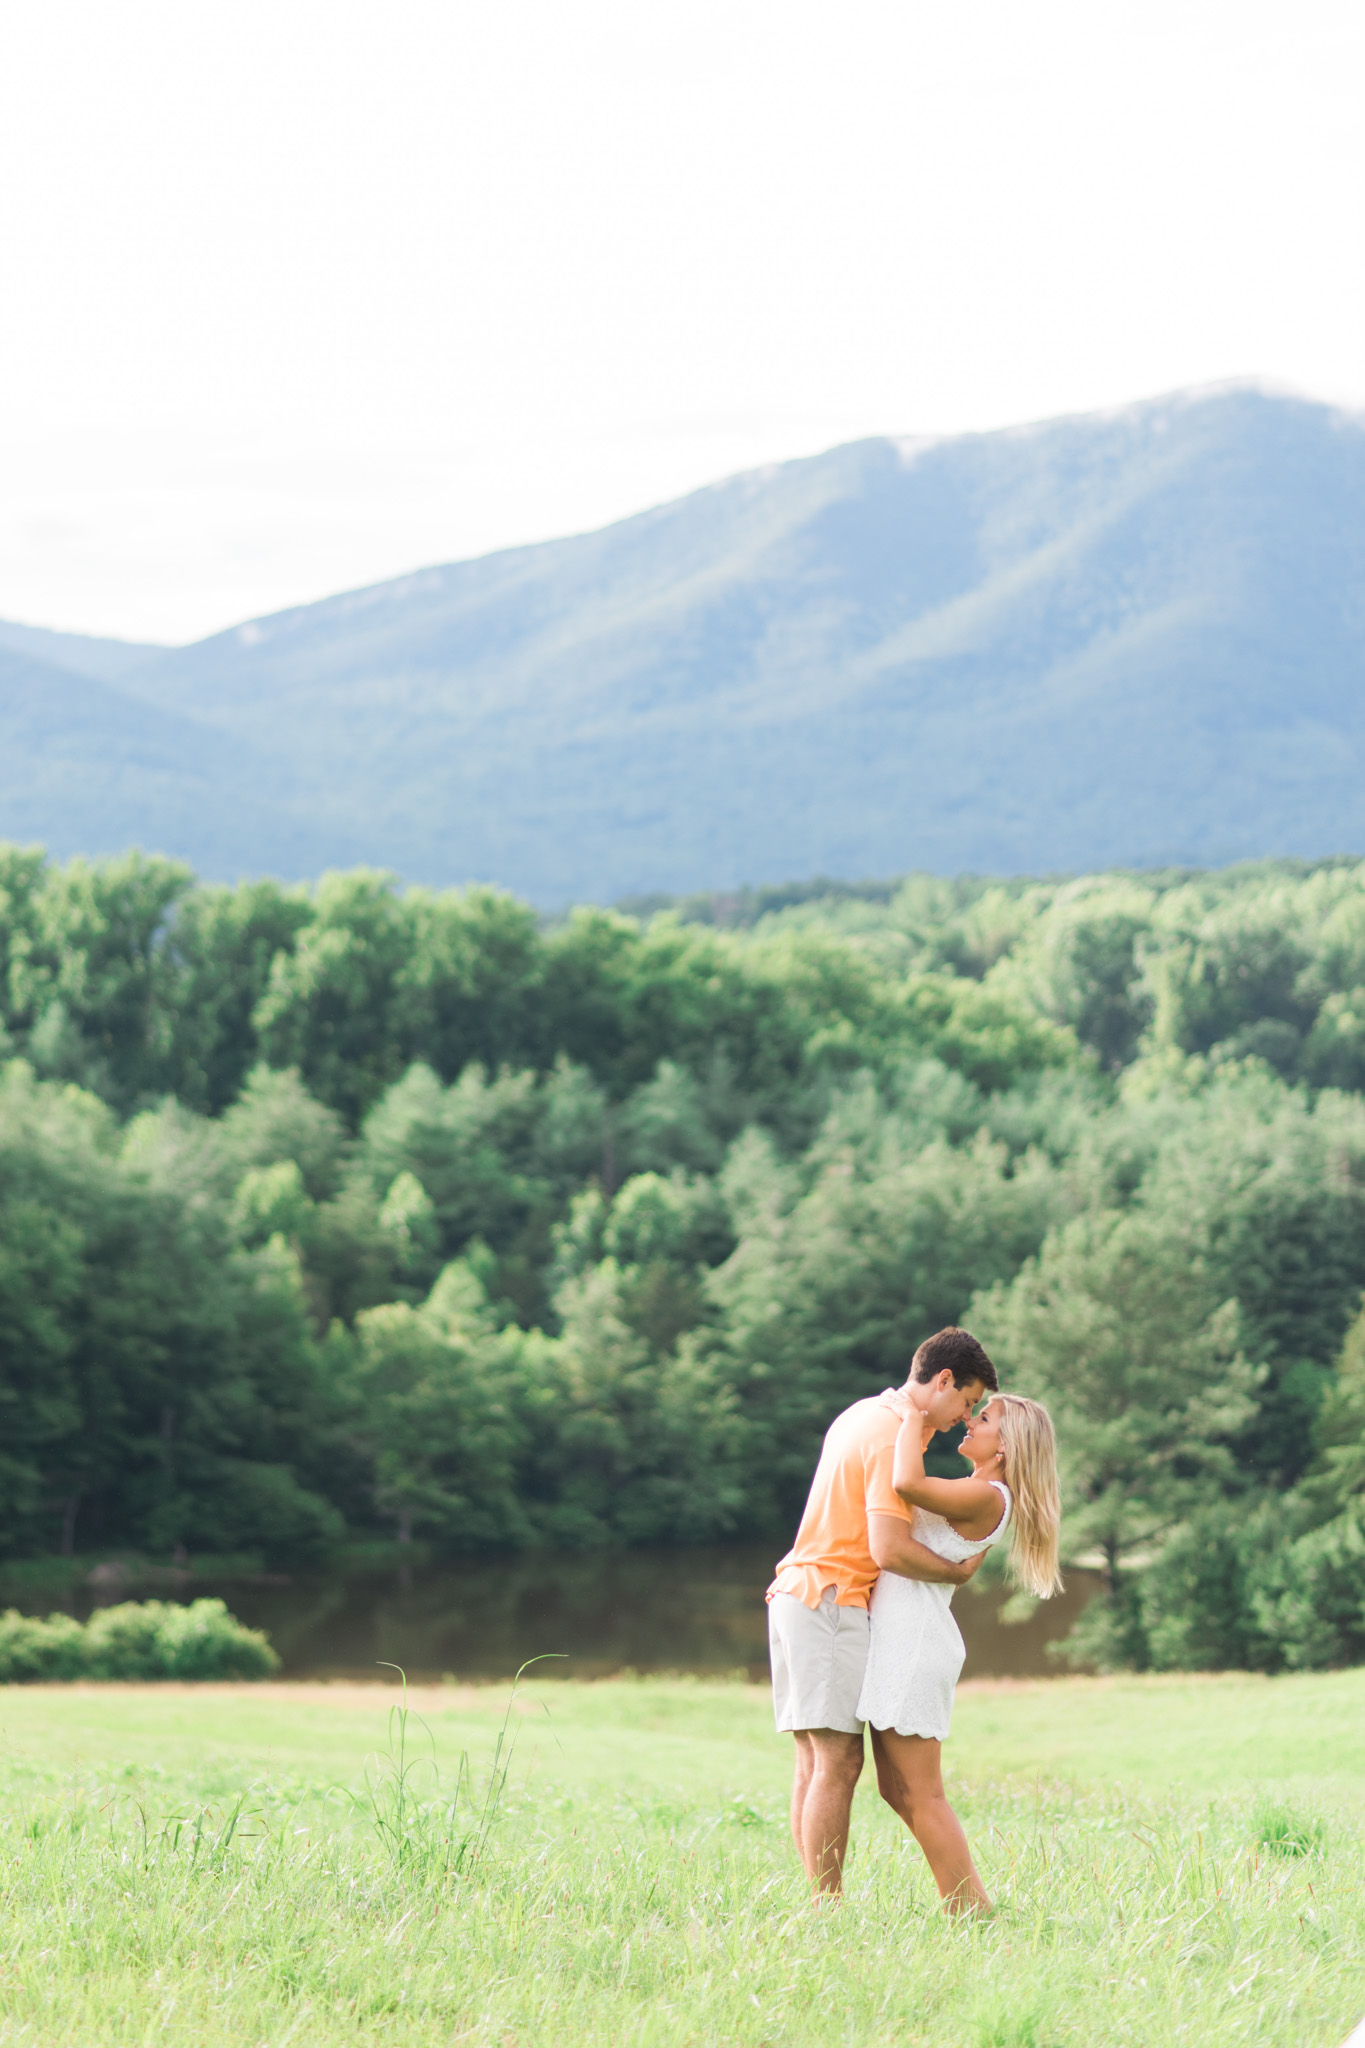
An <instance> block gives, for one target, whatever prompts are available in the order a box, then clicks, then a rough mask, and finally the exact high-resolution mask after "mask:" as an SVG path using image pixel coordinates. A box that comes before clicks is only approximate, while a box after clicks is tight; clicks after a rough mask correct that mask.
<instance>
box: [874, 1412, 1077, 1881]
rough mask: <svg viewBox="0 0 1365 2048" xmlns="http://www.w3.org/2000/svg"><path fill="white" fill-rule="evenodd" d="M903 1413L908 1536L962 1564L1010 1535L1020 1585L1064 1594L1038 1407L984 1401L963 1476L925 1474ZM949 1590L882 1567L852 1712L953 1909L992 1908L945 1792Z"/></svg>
mask: <svg viewBox="0 0 1365 2048" xmlns="http://www.w3.org/2000/svg"><path fill="white" fill-rule="evenodd" d="M932 1433H933V1432H932V1428H931V1427H930V1425H928V1424H926V1423H925V1422H924V1420H923V1418H922V1416H921V1415H920V1413H919V1411H918V1409H911V1411H910V1413H909V1414H908V1415H907V1416H906V1417H905V1420H904V1421H903V1422H902V1424H901V1427H900V1434H899V1435H898V1436H897V1438H896V1451H895V1462H894V1465H893V1467H892V1479H891V1483H892V1485H893V1486H894V1487H895V1490H896V1492H897V1494H898V1495H899V1496H900V1498H901V1500H902V1501H903V1502H904V1503H905V1505H906V1507H908V1508H911V1509H913V1510H914V1533H915V1535H916V1537H917V1538H918V1539H919V1541H920V1542H921V1543H924V1544H927V1545H928V1547H929V1549H930V1550H934V1551H937V1552H938V1555H939V1556H940V1557H946V1558H951V1559H952V1560H953V1561H954V1562H961V1561H962V1560H963V1559H964V1558H968V1557H973V1556H975V1554H976V1552H977V1551H979V1550H987V1549H989V1547H990V1546H991V1544H993V1543H998V1542H999V1541H1000V1539H1001V1537H1002V1536H1003V1535H1004V1534H1005V1533H1006V1531H1007V1530H1008V1532H1009V1534H1010V1538H1011V1543H1010V1560H1009V1561H1010V1570H1011V1572H1012V1574H1013V1577H1014V1579H1015V1581H1016V1583H1017V1584H1019V1585H1021V1586H1023V1587H1024V1588H1026V1589H1027V1591H1028V1592H1030V1593H1035V1594H1037V1595H1038V1597H1039V1599H1042V1600H1046V1599H1047V1598H1048V1597H1049V1596H1050V1595H1051V1594H1053V1593H1056V1592H1059V1591H1060V1590H1061V1584H1062V1581H1061V1578H1060V1577H1059V1575H1058V1571H1057V1534H1058V1528H1059V1524H1060V1521H1061V1507H1060V1501H1059V1497H1058V1491H1057V1446H1056V1438H1055V1437H1054V1435H1053V1430H1052V1419H1051V1417H1050V1416H1049V1414H1048V1412H1047V1410H1046V1408H1042V1407H1040V1406H1039V1404H1038V1403H1037V1402H1036V1401H1029V1400H1026V1399H1025V1398H1024V1396H1023V1395H1022V1394H992V1395H991V1397H990V1399H989V1401H988V1402H987V1403H986V1406H985V1407H984V1408H983V1409H982V1411H981V1413H980V1415H978V1416H977V1417H976V1418H975V1420H974V1421H972V1422H969V1423H968V1424H967V1434H966V1436H965V1438H964V1439H963V1442H962V1445H961V1451H962V1455H963V1457H964V1458H966V1459H967V1460H968V1462H969V1463H970V1464H971V1465H972V1467H973V1468H974V1469H973V1472H972V1476H971V1478H970V1479H930V1478H928V1477H927V1476H926V1474H925V1470H924V1448H925V1445H926V1443H927V1442H928V1439H929V1437H930V1436H931V1435H932ZM952 1598H953V1588H952V1587H951V1586H931V1585H927V1584H925V1583H924V1582H923V1581H922V1580H919V1579H902V1578H900V1577H898V1576H897V1574H896V1573H895V1572H883V1573H882V1574H881V1576H880V1578H879V1579H878V1580H877V1584H876V1586H875V1588H874V1590H873V1594H872V1600H871V1603H870V1608H869V1612H870V1615H871V1631H870V1642H869V1646H868V1655H867V1672H866V1675H865V1677H864V1679H863V1689H862V1693H861V1696H860V1698H859V1700H858V1716H859V1719H860V1720H863V1721H868V1722H870V1723H871V1726H872V1751H873V1755H874V1756H875V1757H876V1759H877V1783H878V1785H879V1787H880V1790H881V1795H882V1798H883V1799H885V1800H886V1802H887V1804H888V1805H889V1806H893V1807H894V1808H895V1810H896V1812H897V1813H898V1814H899V1815H900V1817H901V1819H902V1820H903V1821H904V1822H905V1824H906V1826H907V1827H908V1828H909V1829H910V1832H911V1834H913V1836H914V1837H915V1840H916V1841H917V1842H918V1843H919V1845H920V1847H921V1849H923V1851H924V1853H925V1856H926V1857H927V1858H928V1861H929V1868H930V1870H932V1872H933V1874H934V1882H935V1884H936V1885H937V1886H938V1889H939V1895H940V1897H941V1898H943V1899H944V1900H945V1902H946V1904H947V1907H948V1910H949V1912H950V1913H960V1912H962V1911H964V1910H975V1911H979V1912H986V1913H988V1912H989V1911H990V1905H991V1902H990V1900H989V1899H988V1898H987V1896H986V1893H985V1890H984V1888H983V1886H982V1883H981V1879H980V1878H979V1877H978V1875H977V1872H976V1866H975V1865H974V1864H973V1862H972V1857H971V1851H970V1850H969V1849H968V1847H967V1838H966V1836H965V1835H964V1834H963V1832H962V1825H961V1822H960V1821H959V1820H958V1817H957V1815H956V1814H955V1813H954V1812H953V1809H952V1807H951V1806H950V1805H949V1804H948V1801H947V1799H946V1798H945V1796H944V1792H943V1775H942V1768H941V1750H940V1745H941V1744H942V1743H943V1741H944V1739H945V1738H946V1736H947V1733H948V1724H949V1721H950V1720H951V1718H952V1711H953V1693H954V1691H955V1690H956V1687H957V1680H958V1673H959V1672H960V1671H961V1669H962V1659H963V1657H964V1656H965V1654H966V1652H965V1649H964V1646H963V1641H962V1635H961V1632H960V1630H959V1629H958V1625H957V1623H956V1622H955V1621H954V1620H953V1615H952Z"/></svg>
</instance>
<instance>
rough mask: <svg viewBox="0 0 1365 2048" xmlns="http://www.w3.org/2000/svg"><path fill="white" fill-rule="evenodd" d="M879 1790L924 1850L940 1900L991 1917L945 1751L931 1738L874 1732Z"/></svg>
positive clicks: (957, 1909) (881, 1730) (954, 1910)
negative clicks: (954, 1799)
mask: <svg viewBox="0 0 1365 2048" xmlns="http://www.w3.org/2000/svg"><path fill="white" fill-rule="evenodd" d="M872 1754H873V1756H874V1757H875V1758H876V1762H877V1789H878V1791H879V1792H880V1793H881V1795H882V1798H883V1799H884V1800H885V1801H886V1803H887V1805H888V1806H889V1807H891V1808H892V1810H893V1811H894V1812H896V1813H898V1814H899V1815H900V1817H901V1819H902V1820H903V1821H904V1822H905V1825H906V1826H907V1827H908V1828H909V1830H910V1832H911V1834H912V1835H913V1836H914V1838H915V1840H916V1841H917V1842H918V1843H919V1845H920V1847H921V1849H923V1851H924V1854H925V1858H926V1860H927V1862H928V1865H929V1868H930V1870H931V1871H932V1872H933V1874H934V1883H935V1884H936V1885H937V1886H938V1893H939V1897H940V1898H941V1899H942V1900H943V1902H944V1904H945V1905H946V1906H947V1908H948V1911H949V1912H950V1913H971V1912H977V1913H989V1912H990V1910H991V1902H990V1900H989V1898H988V1897H987V1896H986V1888H985V1886H984V1885H983V1884H982V1882H981V1879H980V1877H979V1876H978V1875H977V1869H976V1865H975V1864H974V1863H973V1862H972V1852H971V1850H970V1849H969V1848H968V1847H967V1837H966V1836H965V1835H964V1834H963V1832H962V1823H961V1821H960V1820H959V1819H958V1817H957V1815H956V1814H955V1813H954V1812H953V1809H952V1807H951V1806H950V1805H949V1804H948V1799H947V1795H946V1794H945V1792H944V1790H943V1746H942V1744H941V1743H938V1742H934V1741H931V1739H930V1738H929V1737H928V1736H927V1735H897V1733H896V1731H895V1729H894V1728H874V1729H873V1730H872Z"/></svg>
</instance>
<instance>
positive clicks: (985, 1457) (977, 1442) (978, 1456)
mask: <svg viewBox="0 0 1365 2048" xmlns="http://www.w3.org/2000/svg"><path fill="white" fill-rule="evenodd" d="M1003 1448H1004V1447H1003V1445H1002V1444H1001V1442H1000V1410H999V1409H998V1408H994V1407H992V1405H991V1403H990V1402H989V1401H987V1403H986V1405H985V1407H984V1408H983V1409H982V1411H981V1413H980V1414H979V1415H974V1416H973V1417H972V1418H971V1420H970V1421H969V1422H968V1424H967V1429H966V1434H965V1435H964V1437H963V1439H962V1455H963V1457H964V1458H969V1459H970V1460H971V1462H972V1464H973V1465H989V1464H990V1462H991V1460H992V1458H994V1457H996V1456H997V1455H998V1454H999V1453H1000V1452H1001V1450H1002V1449H1003Z"/></svg>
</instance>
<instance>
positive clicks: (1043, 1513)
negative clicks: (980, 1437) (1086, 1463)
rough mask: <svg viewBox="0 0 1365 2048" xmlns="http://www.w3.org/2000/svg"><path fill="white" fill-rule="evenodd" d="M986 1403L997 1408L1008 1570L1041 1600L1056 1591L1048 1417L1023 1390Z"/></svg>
mask: <svg viewBox="0 0 1365 2048" xmlns="http://www.w3.org/2000/svg"><path fill="white" fill-rule="evenodd" d="M987 1405H988V1406H989V1407H991V1408H998V1409H999V1410H1000V1448H1001V1450H1002V1451H1003V1452H1004V1454H1005V1462H1004V1480H1005V1484H1006V1486H1008V1488H1009V1490H1010V1493H1011V1495H1012V1496H1013V1500H1014V1508H1013V1513H1012V1516H1011V1522H1012V1531H1011V1538H1010V1571H1011V1573H1012V1575H1013V1577H1014V1579H1015V1581H1016V1583H1017V1584H1019V1585H1020V1586H1023V1587H1024V1588H1025V1589H1026V1590H1027V1591H1028V1592H1030V1593H1034V1594H1036V1595H1037V1597H1038V1598H1039V1599H1040V1600H1047V1599H1050V1598H1051V1596H1052V1594H1054V1593H1060V1592H1061V1590H1062V1575H1061V1573H1060V1572H1059V1571H1058V1569H1057V1544H1058V1538H1059V1535H1060V1531H1061V1522H1062V1497H1061V1492H1060V1489H1059V1488H1058V1485H1057V1436H1056V1432H1055V1431H1054V1429H1053V1427H1052V1417H1051V1416H1050V1415H1049V1414H1048V1412H1047V1410H1046V1408H1044V1407H1043V1405H1042V1403H1041V1402H1039V1401H1030V1400H1029V1398H1028V1396H1027V1395H1026V1394H992V1395H991V1397H990V1401H989V1403H988V1404H987Z"/></svg>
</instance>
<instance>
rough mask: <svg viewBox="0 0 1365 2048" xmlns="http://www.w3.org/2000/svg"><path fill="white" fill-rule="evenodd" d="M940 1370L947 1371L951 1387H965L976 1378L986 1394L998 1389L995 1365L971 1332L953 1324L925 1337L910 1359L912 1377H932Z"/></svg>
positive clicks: (918, 1378)
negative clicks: (951, 1379)
mask: <svg viewBox="0 0 1365 2048" xmlns="http://www.w3.org/2000/svg"><path fill="white" fill-rule="evenodd" d="M944 1371H948V1372H951V1374H952V1376H953V1385H954V1386H955V1387H967V1386H970V1385H971V1383H972V1381H973V1380H980V1382H981V1384H982V1386H983V1387H984V1388H985V1389H986V1392H987V1393H988V1394H998V1393H999V1391H1000V1377H999V1375H998V1373H997V1372H996V1370H995V1367H994V1366H993V1365H992V1364H991V1362H990V1360H989V1358H987V1356H986V1354H985V1352H984V1351H983V1350H982V1348H981V1346H980V1345H979V1344H978V1343H977V1341H976V1339H975V1337H974V1336H973V1335H972V1333H971V1331H970V1330H959V1329H958V1328H957V1327H956V1325H954V1326H953V1327H952V1328H950V1329H947V1330H939V1331H937V1332H936V1334H935V1335H934V1336H932V1337H926V1338H925V1340H924V1342H923V1343H922V1344H921V1345H920V1347H919V1350H918V1351H917V1352H916V1353H915V1355H914V1357H913V1358H912V1359H911V1361H910V1377H911V1379H913V1380H935V1379H937V1378H938V1376H939V1374H940V1373H941V1372H944Z"/></svg>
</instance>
